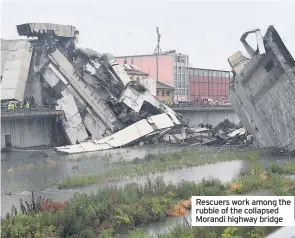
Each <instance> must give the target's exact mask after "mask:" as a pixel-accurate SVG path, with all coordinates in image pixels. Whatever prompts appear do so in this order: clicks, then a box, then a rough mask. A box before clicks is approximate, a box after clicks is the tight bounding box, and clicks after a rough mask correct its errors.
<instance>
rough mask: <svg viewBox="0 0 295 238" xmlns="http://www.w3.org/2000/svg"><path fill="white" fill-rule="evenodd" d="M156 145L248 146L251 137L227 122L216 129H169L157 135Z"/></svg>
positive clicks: (251, 141)
mask: <svg viewBox="0 0 295 238" xmlns="http://www.w3.org/2000/svg"><path fill="white" fill-rule="evenodd" d="M153 139H156V143H177V144H182V145H191V146H194V145H250V144H253V138H252V136H251V135H250V134H249V133H248V132H247V131H246V130H245V128H243V127H242V126H241V125H238V126H237V125H235V124H233V123H231V122H229V121H228V120H225V121H223V122H221V123H220V124H219V125H217V126H216V127H214V128H212V126H211V125H206V126H202V127H198V128H191V127H186V126H183V127H181V128H169V129H167V130H165V131H163V132H162V133H160V134H158V137H156V138H153Z"/></svg>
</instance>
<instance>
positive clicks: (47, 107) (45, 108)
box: [1, 104, 56, 113]
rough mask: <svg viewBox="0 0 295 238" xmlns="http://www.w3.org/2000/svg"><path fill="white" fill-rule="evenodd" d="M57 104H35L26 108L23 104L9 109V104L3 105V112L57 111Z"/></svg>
mask: <svg viewBox="0 0 295 238" xmlns="http://www.w3.org/2000/svg"><path fill="white" fill-rule="evenodd" d="M55 110H56V109H55V105H53V104H52V105H43V106H35V107H30V108H25V106H22V107H20V108H17V107H16V108H14V109H8V105H5V106H4V105H1V112H2V113H3V112H4V113H15V112H31V111H35V112H36V111H39V112H40V111H55Z"/></svg>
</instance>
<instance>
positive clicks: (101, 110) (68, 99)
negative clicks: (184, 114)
mask: <svg viewBox="0 0 295 238" xmlns="http://www.w3.org/2000/svg"><path fill="white" fill-rule="evenodd" d="M17 30H18V33H19V35H21V36H27V37H28V38H30V39H29V40H27V41H26V40H20V41H18V40H15V41H5V43H6V45H5V50H3V51H1V53H2V54H4V56H5V57H6V58H5V59H6V61H5V65H4V66H3V64H2V65H1V77H2V82H1V86H2V94H1V101H2V102H9V101H18V102H22V101H23V99H24V96H27V95H28V94H29V96H34V98H36V101H37V103H38V104H39V105H43V103H47V104H48V103H50V102H54V103H55V104H56V108H57V110H61V111H64V116H63V117H62V119H61V124H62V128H63V131H64V133H65V136H66V138H67V141H68V144H72V145H73V144H76V142H77V141H79V142H85V143H87V142H86V141H87V140H89V139H90V138H91V139H92V140H93V141H97V140H104V139H105V138H109V137H110V136H113V138H115V137H116V135H119V134H122V133H123V132H120V131H122V130H124V129H125V130H127V131H128V130H131V131H129V132H130V133H129V134H128V136H129V137H130V138H126V135H125V137H122V136H121V137H120V138H119V140H121V141H117V142H116V143H117V144H126V143H129V142H131V141H133V140H137V139H138V138H139V137H142V136H143V135H147V134H149V133H152V132H153V133H161V130H163V129H167V128H168V127H169V128H171V127H174V126H178V125H181V122H180V120H179V119H178V116H177V114H176V113H175V112H174V111H173V110H172V109H171V108H169V107H168V106H166V105H165V104H163V103H161V102H160V101H158V100H157V98H155V97H154V96H153V95H152V94H151V92H149V91H148V89H146V88H145V87H144V86H143V85H140V84H139V83H138V82H135V81H131V79H130V77H129V76H128V75H127V73H126V72H125V70H124V68H123V67H122V65H120V64H118V63H117V62H116V61H115V59H114V57H113V56H112V55H110V54H100V53H97V52H95V51H93V50H90V49H82V48H77V47H76V42H77V40H78V37H79V31H78V30H77V29H76V28H75V27H74V26H69V25H58V24H49V23H26V24H22V25H18V26H17ZM32 37H35V38H32ZM2 66H3V67H2ZM30 81H31V82H32V83H29V82H30ZM30 94H31V95H30ZM138 123H139V124H138ZM141 124H146V125H145V127H146V128H145V129H143V128H141V129H140V130H139V128H137V125H141ZM132 128H137V130H139V134H137V133H135V131H134V129H132ZM142 130H144V131H145V132H143V131H142ZM146 130H147V131H146ZM132 131H134V133H133V134H132V133H131V132H132ZM132 138H133V139H132ZM128 141H129V142H128ZM93 149H94V148H92V150H93Z"/></svg>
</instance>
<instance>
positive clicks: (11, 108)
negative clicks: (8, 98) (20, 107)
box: [8, 102, 15, 110]
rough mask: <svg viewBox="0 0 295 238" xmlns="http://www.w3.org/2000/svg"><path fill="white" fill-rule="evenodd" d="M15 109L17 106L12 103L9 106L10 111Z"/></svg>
mask: <svg viewBox="0 0 295 238" xmlns="http://www.w3.org/2000/svg"><path fill="white" fill-rule="evenodd" d="M14 108H15V105H14V104H13V103H12V102H10V103H9V104H8V109H9V110H13V109H14Z"/></svg>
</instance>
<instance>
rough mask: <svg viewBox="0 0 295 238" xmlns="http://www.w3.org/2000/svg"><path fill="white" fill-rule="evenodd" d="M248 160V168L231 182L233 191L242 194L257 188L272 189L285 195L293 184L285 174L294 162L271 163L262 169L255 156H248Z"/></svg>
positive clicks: (294, 184)
mask: <svg viewBox="0 0 295 238" xmlns="http://www.w3.org/2000/svg"><path fill="white" fill-rule="evenodd" d="M249 161H250V166H249V170H248V171H247V172H246V173H242V174H241V176H240V177H239V178H238V179H235V180H233V182H232V183H231V191H232V192H233V193H240V194H244V193H246V192H249V191H252V190H257V189H273V190H274V193H275V194H278V192H283V193H284V194H286V195H287V194H289V193H290V189H291V188H293V187H294V186H295V182H294V179H292V178H291V177H289V176H288V175H287V174H286V173H290V172H291V171H292V168H293V164H295V163H294V162H293V164H292V163H288V164H283V165H280V164H272V165H270V166H269V167H268V168H267V169H263V167H262V164H261V162H260V161H258V160H257V157H249Z"/></svg>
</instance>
